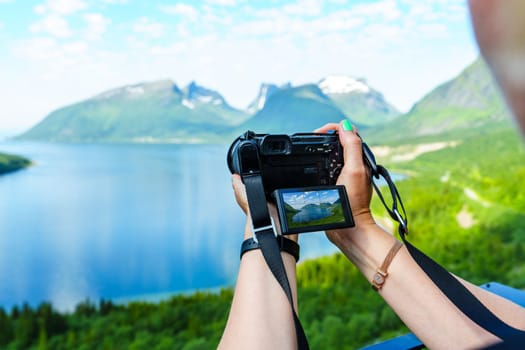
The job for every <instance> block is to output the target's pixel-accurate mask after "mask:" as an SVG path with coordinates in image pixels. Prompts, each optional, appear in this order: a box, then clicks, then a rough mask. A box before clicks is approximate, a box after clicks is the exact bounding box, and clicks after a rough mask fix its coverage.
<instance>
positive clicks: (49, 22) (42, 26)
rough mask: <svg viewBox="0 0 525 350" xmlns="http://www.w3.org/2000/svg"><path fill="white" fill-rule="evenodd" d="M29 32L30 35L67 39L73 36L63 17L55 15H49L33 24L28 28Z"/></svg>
mask: <svg viewBox="0 0 525 350" xmlns="http://www.w3.org/2000/svg"><path fill="white" fill-rule="evenodd" d="M29 31H31V32H32V33H46V34H51V35H52V36H54V37H57V38H68V37H70V36H72V35H73V31H72V30H71V28H69V23H68V22H67V21H66V20H65V19H64V17H62V16H60V15H57V14H50V15H48V16H45V17H44V18H42V19H41V20H39V21H37V22H35V23H33V24H32V25H31V26H30V27H29Z"/></svg>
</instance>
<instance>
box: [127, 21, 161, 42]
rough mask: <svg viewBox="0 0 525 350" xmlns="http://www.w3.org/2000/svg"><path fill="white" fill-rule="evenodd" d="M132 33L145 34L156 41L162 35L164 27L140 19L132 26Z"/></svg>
mask: <svg viewBox="0 0 525 350" xmlns="http://www.w3.org/2000/svg"><path fill="white" fill-rule="evenodd" d="M133 31H134V32H135V33H141V34H145V35H146V36H148V37H150V38H152V39H157V38H160V37H162V36H163V35H164V25H163V24H162V23H158V22H153V21H151V20H150V19H149V18H146V17H141V18H140V19H139V20H138V22H137V23H135V25H134V26H133Z"/></svg>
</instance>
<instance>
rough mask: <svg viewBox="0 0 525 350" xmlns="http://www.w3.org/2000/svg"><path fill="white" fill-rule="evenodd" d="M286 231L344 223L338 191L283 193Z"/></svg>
mask: <svg viewBox="0 0 525 350" xmlns="http://www.w3.org/2000/svg"><path fill="white" fill-rule="evenodd" d="M283 201H284V207H285V213H286V219H287V222H288V229H295V228H302V227H309V226H318V225H326V224H334V223H341V222H345V216H344V214H343V206H342V205H341V198H340V197H339V191H338V190H336V189H330V190H319V191H297V192H287V193H283Z"/></svg>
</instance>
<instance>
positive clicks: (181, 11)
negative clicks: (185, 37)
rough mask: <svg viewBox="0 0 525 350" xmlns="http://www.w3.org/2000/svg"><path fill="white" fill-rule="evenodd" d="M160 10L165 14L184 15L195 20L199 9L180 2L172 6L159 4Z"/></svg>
mask: <svg viewBox="0 0 525 350" xmlns="http://www.w3.org/2000/svg"><path fill="white" fill-rule="evenodd" d="M160 10H161V11H163V12H164V13H167V14H171V15H177V16H181V17H184V18H185V19H188V20H190V21H195V20H196V19H197V18H198V16H199V11H197V9H196V8H195V7H193V6H191V5H186V4H181V3H179V4H176V5H173V6H171V5H168V6H161V7H160Z"/></svg>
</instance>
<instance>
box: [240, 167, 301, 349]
mask: <svg viewBox="0 0 525 350" xmlns="http://www.w3.org/2000/svg"><path fill="white" fill-rule="evenodd" d="M242 179H243V181H244V185H245V187H246V195H247V197H248V206H249V207H250V214H251V217H252V224H253V233H254V238H255V239H256V240H257V241H258V242H259V246H260V248H261V251H262V254H263V257H264V260H265V261H266V264H268V267H269V268H270V271H272V274H273V275H274V276H275V279H277V281H278V282H279V284H280V285H281V287H282V289H283V290H284V293H285V294H286V297H287V298H288V301H289V302H290V307H291V309H292V314H293V321H294V325H295V333H296V338H297V348H298V349H299V350H308V349H309V346H308V340H307V339H306V334H305V333H304V330H303V327H302V325H301V321H300V320H299V317H298V316H297V312H296V310H295V307H294V303H293V295H292V290H291V288H290V282H289V281H288V276H287V274H286V269H285V267H284V263H283V259H282V257H281V252H280V249H279V244H278V243H277V239H276V231H275V227H274V225H273V222H272V220H271V217H270V213H269V212H268V206H267V204H266V196H265V194H264V187H263V182H262V177H261V175H260V173H258V172H254V173H252V174H247V175H243V176H242Z"/></svg>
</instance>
